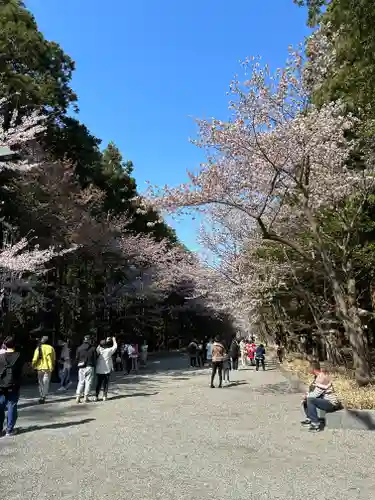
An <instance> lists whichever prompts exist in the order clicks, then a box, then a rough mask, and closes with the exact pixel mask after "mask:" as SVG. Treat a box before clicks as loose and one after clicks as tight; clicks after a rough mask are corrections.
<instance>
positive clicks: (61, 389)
mask: <svg viewBox="0 0 375 500" xmlns="http://www.w3.org/2000/svg"><path fill="white" fill-rule="evenodd" d="M57 390H58V391H59V392H63V391H66V388H65V387H63V386H62V387H59V388H58V389H57Z"/></svg>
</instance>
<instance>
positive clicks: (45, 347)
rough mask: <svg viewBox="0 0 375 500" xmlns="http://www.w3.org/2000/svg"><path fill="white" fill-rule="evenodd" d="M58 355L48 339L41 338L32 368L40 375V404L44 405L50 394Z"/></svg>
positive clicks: (45, 337)
mask: <svg viewBox="0 0 375 500" xmlns="http://www.w3.org/2000/svg"><path fill="white" fill-rule="evenodd" d="M55 362H56V353H55V349H54V348H53V347H52V346H51V345H49V343H48V337H47V336H44V337H42V338H41V340H40V342H39V345H38V347H37V348H36V349H35V351H34V356H33V360H32V362H31V364H32V367H33V368H34V369H35V370H36V371H37V374H38V385H39V395H40V397H39V403H40V404H44V403H45V402H46V398H47V396H48V392H49V385H50V382H51V376H52V372H53V370H54V367H55Z"/></svg>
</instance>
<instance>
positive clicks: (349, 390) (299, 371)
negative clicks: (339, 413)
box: [283, 359, 375, 410]
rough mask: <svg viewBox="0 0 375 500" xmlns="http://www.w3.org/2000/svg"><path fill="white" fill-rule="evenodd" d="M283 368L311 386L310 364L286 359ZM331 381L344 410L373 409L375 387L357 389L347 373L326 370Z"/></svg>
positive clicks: (374, 404) (305, 361)
mask: <svg viewBox="0 0 375 500" xmlns="http://www.w3.org/2000/svg"><path fill="white" fill-rule="evenodd" d="M283 367H284V368H286V369H287V370H288V371H290V372H293V373H295V374H296V375H297V376H298V378H299V379H300V380H301V381H302V382H304V383H305V384H306V385H309V384H311V381H312V379H313V376H312V375H311V369H310V364H309V362H308V361H307V360H305V359H287V360H285V363H284V364H283ZM328 371H329V374H330V377H331V379H332V383H333V387H334V389H335V392H336V394H337V395H338V397H339V398H340V401H341V403H342V404H343V405H344V406H345V408H355V409H359V410H373V409H375V386H374V385H368V386H366V387H358V385H357V383H356V382H355V380H354V379H353V378H352V377H351V376H350V374H349V373H348V372H347V373H338V372H336V371H334V370H328Z"/></svg>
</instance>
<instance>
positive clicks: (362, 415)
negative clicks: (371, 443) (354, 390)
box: [348, 410, 375, 431]
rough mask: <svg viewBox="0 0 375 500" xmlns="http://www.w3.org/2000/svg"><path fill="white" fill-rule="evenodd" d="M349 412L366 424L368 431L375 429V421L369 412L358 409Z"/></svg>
mask: <svg viewBox="0 0 375 500" xmlns="http://www.w3.org/2000/svg"><path fill="white" fill-rule="evenodd" d="M348 412H349V413H350V415H351V416H353V417H354V418H356V419H357V420H359V421H360V422H361V423H362V424H363V425H365V426H366V429H367V430H368V431H375V423H374V421H373V420H372V418H371V417H370V415H369V414H368V413H367V412H364V411H357V410H348Z"/></svg>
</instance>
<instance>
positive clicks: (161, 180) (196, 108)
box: [26, 0, 307, 248]
mask: <svg viewBox="0 0 375 500" xmlns="http://www.w3.org/2000/svg"><path fill="white" fill-rule="evenodd" d="M26 4H27V7H28V8H29V9H30V10H31V11H32V12H33V14H34V15H35V17H36V20H37V22H38V25H39V29H40V30H41V31H42V32H43V33H44V35H45V37H46V38H47V39H50V40H55V41H57V42H58V43H60V44H61V46H62V47H63V49H64V50H65V52H67V53H68V54H69V55H70V56H71V57H72V58H73V59H74V60H75V61H76V72H75V75H74V79H73V82H72V86H73V88H74V90H75V91H76V92H77V93H78V96H79V108H80V113H79V119H80V120H81V121H82V122H84V123H85V124H86V125H87V126H88V128H89V129H90V130H91V131H92V133H93V134H94V135H96V136H97V137H99V138H101V139H102V140H103V144H104V145H105V144H106V143H108V142H109V141H110V140H113V141H114V142H115V143H116V144H117V145H118V146H119V148H120V149H121V151H122V153H123V155H124V157H125V158H126V159H130V160H132V161H133V163H134V165H135V176H136V179H137V182H138V188H139V190H140V191H142V190H144V189H145V181H146V180H149V181H151V182H152V183H156V184H162V185H164V184H166V183H168V184H172V185H173V184H178V183H181V182H183V181H185V180H186V174H185V172H186V169H192V168H194V167H196V166H197V165H198V164H199V163H200V162H201V161H202V160H204V158H202V156H201V152H200V151H199V150H198V149H197V148H195V147H194V146H193V145H191V144H190V143H189V142H188V138H189V137H192V136H193V137H194V136H195V132H196V130H195V125H194V123H193V121H192V119H191V117H192V116H193V117H212V116H215V117H217V118H224V119H225V118H227V117H228V116H229V112H228V110H227V96H226V95H225V93H226V91H227V89H228V85H229V82H230V80H231V79H232V77H233V75H234V74H236V73H237V72H239V73H240V66H239V60H243V59H244V58H245V57H246V56H251V55H261V56H262V57H263V59H264V61H265V62H268V63H269V64H270V65H271V66H275V67H278V66H281V65H283V63H284V60H285V57H286V54H287V47H288V45H289V44H293V45H295V44H297V43H298V42H299V41H301V40H303V38H304V36H305V35H306V33H307V28H306V26H305V24H306V23H305V21H306V12H305V11H304V9H300V8H298V7H296V6H295V5H294V4H293V0H261V1H255V0H237V1H235V2H233V3H232V2H228V1H224V0H216V1H213V0H190V1H184V0H159V1H156V0H138V1H137V2H136V1H130V0H108V1H107V2H103V1H102V0H26ZM190 224H191V223H190V221H189V220H185V221H184V223H179V224H178V225H177V226H176V229H177V231H178V234H179V236H180V238H181V239H182V240H183V241H184V242H185V243H186V244H187V245H188V246H189V247H191V248H195V247H196V245H195V243H194V242H195V231H194V228H193V226H192V225H191V226H190Z"/></svg>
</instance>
